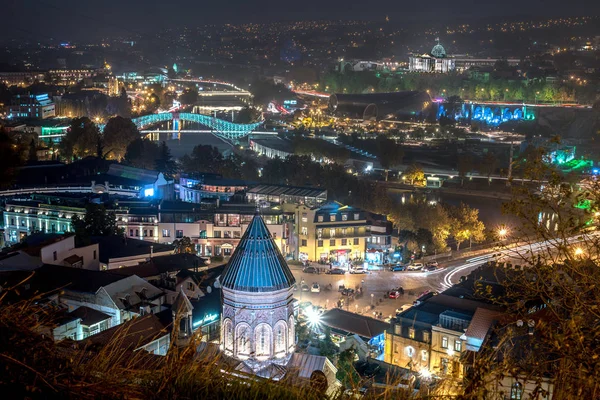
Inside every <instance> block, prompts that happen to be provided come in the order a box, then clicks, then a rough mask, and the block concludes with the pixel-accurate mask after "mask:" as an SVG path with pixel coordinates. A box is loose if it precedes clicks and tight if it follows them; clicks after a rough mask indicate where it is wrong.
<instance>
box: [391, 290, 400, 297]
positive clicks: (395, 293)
mask: <svg viewBox="0 0 600 400" xmlns="http://www.w3.org/2000/svg"><path fill="white" fill-rule="evenodd" d="M388 297H389V298H390V299H398V298H400V292H399V291H397V290H392V291H390V292H388Z"/></svg>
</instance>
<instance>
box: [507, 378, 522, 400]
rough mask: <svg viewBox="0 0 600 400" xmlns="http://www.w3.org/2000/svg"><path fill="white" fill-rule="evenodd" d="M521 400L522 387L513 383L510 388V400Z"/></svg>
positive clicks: (517, 383)
mask: <svg viewBox="0 0 600 400" xmlns="http://www.w3.org/2000/svg"><path fill="white" fill-rule="evenodd" d="M522 398H523V385H521V384H520V383H519V382H515V383H513V384H512V386H511V387H510V400H521V399H522Z"/></svg>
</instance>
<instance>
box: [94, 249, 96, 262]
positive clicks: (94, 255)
mask: <svg viewBox="0 0 600 400" xmlns="http://www.w3.org/2000/svg"><path fill="white" fill-rule="evenodd" d="M95 259H96V250H94V260H95Z"/></svg>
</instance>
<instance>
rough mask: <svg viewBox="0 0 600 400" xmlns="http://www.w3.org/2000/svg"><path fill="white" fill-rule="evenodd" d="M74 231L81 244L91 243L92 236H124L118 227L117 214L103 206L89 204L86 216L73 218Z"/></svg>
mask: <svg viewBox="0 0 600 400" xmlns="http://www.w3.org/2000/svg"><path fill="white" fill-rule="evenodd" d="M71 222H72V224H73V230H74V231H75V235H76V237H77V240H78V242H79V243H82V244H86V243H89V240H90V236H111V235H119V234H122V232H121V230H120V229H119V228H118V227H117V218H116V216H115V213H114V212H112V211H108V212H107V210H106V207H105V206H104V205H103V204H94V203H89V204H87V205H86V206H85V216H84V217H83V218H80V217H79V216H77V215H74V216H73V217H72V218H71Z"/></svg>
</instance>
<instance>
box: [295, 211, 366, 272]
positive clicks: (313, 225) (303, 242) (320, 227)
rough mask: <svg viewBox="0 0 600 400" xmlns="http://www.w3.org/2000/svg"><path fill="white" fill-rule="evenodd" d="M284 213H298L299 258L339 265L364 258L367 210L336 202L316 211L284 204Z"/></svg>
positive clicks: (296, 228) (296, 215)
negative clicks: (337, 263)
mask: <svg viewBox="0 0 600 400" xmlns="http://www.w3.org/2000/svg"><path fill="white" fill-rule="evenodd" d="M284 210H285V211H286V212H293V213H294V214H295V215H294V218H295V221H296V226H295V237H296V238H297V243H296V248H297V254H296V256H297V258H298V259H300V260H311V261H320V260H322V261H326V262H329V261H332V262H339V263H340V264H343V263H345V262H348V261H351V260H356V259H364V255H365V248H366V239H367V237H368V236H369V235H370V233H369V230H368V226H367V219H366V212H365V211H364V210H361V209H359V208H354V207H350V206H344V205H341V204H339V203H335V202H333V203H327V204H324V205H322V206H320V207H314V208H310V207H307V206H304V205H294V204H284Z"/></svg>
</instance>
